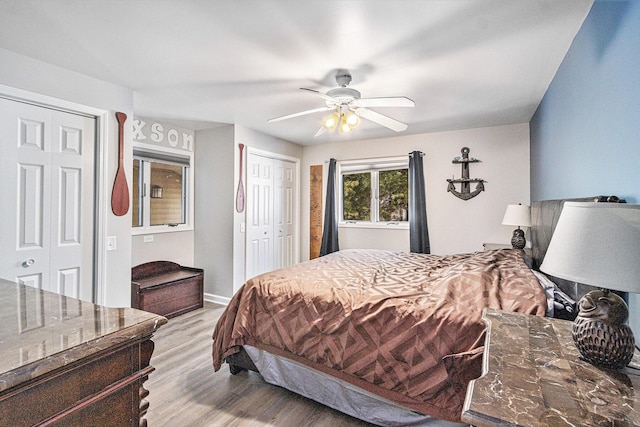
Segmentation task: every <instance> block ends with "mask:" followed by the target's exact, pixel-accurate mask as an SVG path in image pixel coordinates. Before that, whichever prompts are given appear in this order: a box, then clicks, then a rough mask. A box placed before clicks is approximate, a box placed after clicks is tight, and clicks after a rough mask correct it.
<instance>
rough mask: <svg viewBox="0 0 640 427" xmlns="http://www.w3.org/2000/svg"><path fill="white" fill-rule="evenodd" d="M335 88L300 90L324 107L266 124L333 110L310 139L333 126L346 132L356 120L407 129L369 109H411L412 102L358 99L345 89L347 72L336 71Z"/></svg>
mask: <svg viewBox="0 0 640 427" xmlns="http://www.w3.org/2000/svg"><path fill="white" fill-rule="evenodd" d="M336 82H337V83H338V86H339V87H337V88H335V89H331V90H329V91H328V92H327V93H323V92H320V91H317V90H315V89H308V88H304V87H303V88H300V89H301V90H305V91H308V92H311V93H313V94H315V95H316V96H319V97H320V98H322V99H324V101H325V104H326V105H325V106H324V107H319V108H314V109H312V110H306V111H301V112H299V113H293V114H289V115H286V116H282V117H276V118H274V119H270V120H268V122H269V123H273V122H278V121H280V120H287V119H292V118H294V117H299V116H304V115H306V114H313V113H320V112H323V111H333V113H331V114H330V115H328V116H327V117H325V118H324V120H323V121H322V126H321V127H320V129H318V131H317V132H316V134H315V135H314V136H318V135H322V134H323V133H324V132H326V131H328V130H334V129H335V128H336V127H338V128H339V129H340V132H342V133H347V132H350V131H351V130H352V129H353V128H354V127H355V126H357V125H358V123H359V122H360V117H361V118H363V119H367V120H370V121H372V122H374V123H377V124H379V125H381V126H384V127H386V128H389V129H391V130H394V131H396V132H402V131H404V130H406V129H407V125H406V124H405V123H402V122H399V121H398V120H396V119H392V118H391V117H389V116H385V115H384V114H380V113H378V112H376V111H373V110H370V109H369V108H370V107H413V106H415V102H413V101H412V100H411V99H409V98H407V97H405V96H397V97H383V98H361V97H360V92H358V91H357V90H355V89H352V88H350V87H348V85H349V83H350V82H351V74H350V73H349V71H347V70H338V71H337V73H336Z"/></svg>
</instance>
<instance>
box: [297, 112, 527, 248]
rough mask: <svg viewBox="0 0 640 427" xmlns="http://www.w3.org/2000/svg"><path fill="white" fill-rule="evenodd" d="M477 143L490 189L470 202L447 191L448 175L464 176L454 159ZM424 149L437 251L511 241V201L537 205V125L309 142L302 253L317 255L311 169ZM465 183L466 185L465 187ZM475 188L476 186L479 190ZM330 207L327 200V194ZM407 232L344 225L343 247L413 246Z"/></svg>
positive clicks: (474, 173)
mask: <svg viewBox="0 0 640 427" xmlns="http://www.w3.org/2000/svg"><path fill="white" fill-rule="evenodd" d="M462 147H469V149H470V150H471V152H470V157H475V158H477V159H480V160H481V162H480V163H472V164H471V165H470V177H471V178H482V179H485V180H486V181H487V182H486V183H485V191H484V192H482V193H481V194H480V195H478V196H476V197H475V198H473V199H471V200H468V201H463V200H460V199H458V198H457V197H454V196H453V195H452V194H451V193H449V192H447V184H448V183H447V181H446V180H447V179H448V178H449V179H450V178H452V177H453V176H455V177H456V178H459V177H460V175H461V167H460V165H458V164H452V163H451V160H452V159H453V158H454V157H456V156H460V155H461V154H460V149H461V148H462ZM414 150H420V151H422V152H423V153H424V174H425V183H426V196H427V219H428V223H429V236H430V241H431V252H432V253H434V254H448V253H462V252H472V251H478V250H482V249H483V248H482V244H483V243H505V244H509V241H510V239H511V234H512V232H513V227H506V226H502V225H501V221H502V217H503V215H504V211H505V209H506V206H507V205H508V204H511V203H523V204H529V125H528V124H526V123H525V124H516V125H508V126H498V127H490V128H479V129H468V130H461V131H453V132H441V133H430V134H422V135H408V136H399V137H394V138H385V139H376V140H369V141H354V142H337V143H331V144H323V145H315V146H305V147H304V155H303V162H302V174H301V177H302V192H301V200H302V212H301V218H302V228H301V259H303V260H305V259H308V258H309V221H308V218H309V167H310V166H311V165H323V166H324V174H325V175H324V179H323V185H324V186H325V188H326V181H327V180H326V173H327V166H328V165H327V164H326V163H325V162H326V161H328V160H329V158H331V157H334V158H336V159H337V160H349V159H361V158H375V157H385V156H404V155H408V154H409V153H410V152H411V151H414ZM457 188H458V189H459V186H458V187H457ZM473 188H474V187H473V186H472V189H473ZM322 203H323V208H324V205H325V201H324V196H323V201H322ZM408 236H409V234H408V231H407V230H378V229H346V228H340V230H339V240H340V248H341V249H348V248H357V247H369V248H384V249H391V250H401V251H408V250H409V237H408Z"/></svg>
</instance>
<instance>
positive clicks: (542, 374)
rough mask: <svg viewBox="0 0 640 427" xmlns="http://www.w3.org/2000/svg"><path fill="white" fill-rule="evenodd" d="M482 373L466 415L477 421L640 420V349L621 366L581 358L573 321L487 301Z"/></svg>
mask: <svg viewBox="0 0 640 427" xmlns="http://www.w3.org/2000/svg"><path fill="white" fill-rule="evenodd" d="M484 318H485V320H486V321H487V326H488V328H487V340H486V343H485V354H484V367H483V375H482V376H481V377H480V378H478V379H476V380H474V381H472V383H471V384H470V385H469V388H468V390H467V399H466V401H465V407H464V412H463V415H462V420H463V421H464V422H468V423H471V424H473V425H475V426H495V425H514V426H517V425H519V426H530V427H533V426H581V427H583V426H603V425H607V426H614V425H615V426H618V425H619V426H634V425H638V426H640V370H639V369H638V368H640V354H639V353H638V351H636V353H635V355H634V358H633V360H632V362H631V363H630V365H629V366H628V367H626V368H624V369H622V370H619V371H611V370H605V369H600V368H597V367H595V366H593V365H591V364H590V363H588V362H586V361H584V360H582V359H581V358H580V353H579V352H578V349H577V348H576V347H575V345H574V343H573V338H572V336H571V328H572V322H570V321H566V320H560V319H550V318H544V317H537V316H529V315H523V314H516V313H507V312H502V311H498V310H492V309H486V310H485V314H484Z"/></svg>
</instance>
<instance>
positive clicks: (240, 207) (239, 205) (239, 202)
mask: <svg viewBox="0 0 640 427" xmlns="http://www.w3.org/2000/svg"><path fill="white" fill-rule="evenodd" d="M238 146H239V147H240V178H239V179H238V192H237V193H236V211H238V212H239V213H242V212H243V211H244V186H243V185H242V150H243V149H244V144H238Z"/></svg>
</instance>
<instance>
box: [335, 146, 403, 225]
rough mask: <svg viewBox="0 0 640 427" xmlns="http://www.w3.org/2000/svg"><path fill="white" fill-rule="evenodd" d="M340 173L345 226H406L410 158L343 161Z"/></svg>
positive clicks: (341, 209)
mask: <svg viewBox="0 0 640 427" xmlns="http://www.w3.org/2000/svg"><path fill="white" fill-rule="evenodd" d="M339 176H340V189H339V191H340V196H339V201H340V212H341V218H340V220H341V225H344V224H352V225H361V226H372V225H382V226H385V227H386V226H387V225H389V224H390V223H392V224H397V225H403V223H404V225H406V223H407V221H408V211H409V159H408V157H407V158H389V159H371V160H357V161H355V160H354V161H344V162H340V164H339Z"/></svg>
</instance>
